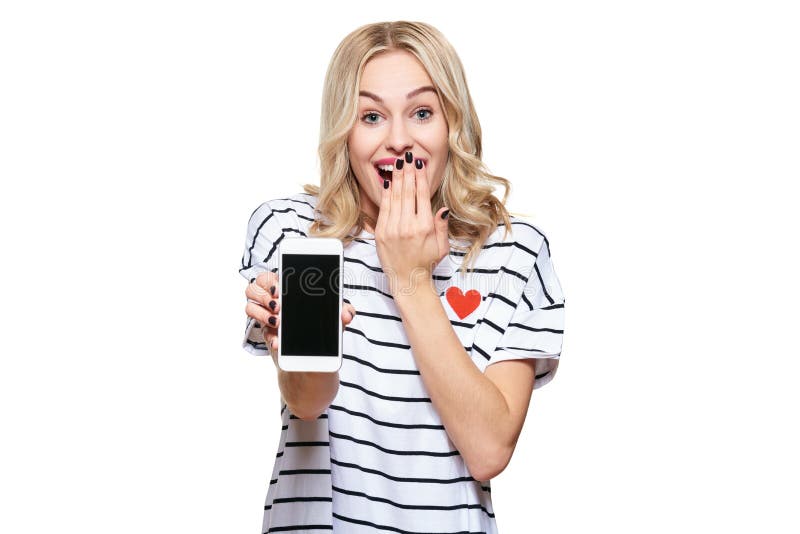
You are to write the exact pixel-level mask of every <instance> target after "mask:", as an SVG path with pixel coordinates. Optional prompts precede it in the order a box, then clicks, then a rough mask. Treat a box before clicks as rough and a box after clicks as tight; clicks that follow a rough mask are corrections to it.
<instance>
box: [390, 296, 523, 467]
mask: <svg viewBox="0 0 800 534" xmlns="http://www.w3.org/2000/svg"><path fill="white" fill-rule="evenodd" d="M395 303H396V305H397V308H398V310H399V311H400V315H401V316H402V318H403V325H404V326H405V330H406V335H407V337H408V340H409V343H410V344H411V351H412V353H413V354H414V359H415V360H416V363H417V367H418V368H419V371H420V375H421V376H422V381H423V383H424V384H425V388H426V389H427V391H428V394H429V396H430V398H431V402H432V403H433V405H434V407H435V408H436V411H437V412H438V413H439V416H440V417H441V419H442V423H443V424H444V427H445V430H446V431H447V434H448V436H450V440H451V441H452V442H453V444H455V446H456V448H457V449H458V451H459V453H461V456H462V457H463V458H464V462H465V463H466V465H467V468H468V469H469V472H470V473H471V474H472V476H473V477H474V478H475V479H477V480H490V479H491V478H493V477H495V476H497V474H499V473H500V472H501V471H502V470H503V469H505V467H506V465H508V462H509V460H510V459H511V454H512V452H513V450H514V447H515V445H516V439H517V437H518V435H519V432H517V431H516V426H518V425H517V424H515V423H516V419H518V417H515V415H516V413H517V412H518V411H519V410H513V411H512V410H510V409H509V406H508V404H507V402H506V397H505V396H504V394H503V392H501V391H500V389H499V388H498V387H497V386H496V385H495V384H494V383H493V382H492V381H491V380H490V379H489V378H488V377H487V376H485V375H484V374H483V373H481V371H480V370H479V369H478V367H477V366H476V365H475V364H474V363H473V362H472V361H471V360H470V358H469V356H468V355H467V353H466V352H465V351H464V347H463V345H462V344H461V341H460V340H459V339H458V336H457V335H456V333H455V331H454V330H453V326H452V325H451V324H450V320H449V319H448V317H447V312H446V311H445V309H444V307H443V306H442V303H441V300H439V296H438V294H437V293H436V291H435V288H434V287H433V286H432V285H428V284H422V285H421V287H419V288H417V289H416V290H415V291H413V292H411V293H409V294H400V293H398V294H397V295H396V296H395ZM498 365H499V364H498ZM532 372H533V371H532V370H530V373H532ZM528 378H529V379H530V383H531V384H532V383H533V377H532V376H528ZM530 389H531V390H532V386H531V388H530ZM527 399H528V400H530V392H529V393H528V396H527ZM525 411H527V403H526V405H525ZM512 414H513V415H512ZM523 418H524V415H523Z"/></svg>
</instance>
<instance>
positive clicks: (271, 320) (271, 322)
mask: <svg viewBox="0 0 800 534" xmlns="http://www.w3.org/2000/svg"><path fill="white" fill-rule="evenodd" d="M267 321H269V324H271V325H272V326H275V322H276V321H275V317H270V318H269V319H267Z"/></svg>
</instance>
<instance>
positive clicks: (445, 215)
mask: <svg viewBox="0 0 800 534" xmlns="http://www.w3.org/2000/svg"><path fill="white" fill-rule="evenodd" d="M448 215H450V210H444V211H443V212H442V219H446V218H447V216H448Z"/></svg>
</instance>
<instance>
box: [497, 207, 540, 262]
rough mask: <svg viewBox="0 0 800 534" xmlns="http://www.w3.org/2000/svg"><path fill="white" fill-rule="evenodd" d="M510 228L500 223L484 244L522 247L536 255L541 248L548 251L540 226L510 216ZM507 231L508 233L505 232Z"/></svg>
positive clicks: (521, 218)
mask: <svg viewBox="0 0 800 534" xmlns="http://www.w3.org/2000/svg"><path fill="white" fill-rule="evenodd" d="M508 217H509V219H510V221H511V227H510V228H507V227H506V224H505V222H503V221H500V223H499V224H498V225H497V228H495V230H494V232H492V233H491V234H490V235H489V238H488V239H487V240H486V244H487V245H490V244H497V243H506V244H510V245H515V246H517V247H524V248H526V249H529V250H531V251H532V252H534V253H536V252H537V251H539V250H540V249H541V248H542V246H546V247H548V249H549V242H548V240H547V236H546V233H545V231H544V229H543V228H542V226H541V225H539V224H533V222H531V221H530V220H529V219H526V218H523V217H518V216H516V215H510V214H509V216H508ZM506 230H508V232H506Z"/></svg>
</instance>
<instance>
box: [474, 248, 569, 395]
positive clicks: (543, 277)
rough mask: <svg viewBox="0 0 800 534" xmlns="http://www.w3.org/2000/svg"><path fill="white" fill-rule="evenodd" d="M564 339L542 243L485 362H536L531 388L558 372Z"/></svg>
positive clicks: (557, 291) (560, 300)
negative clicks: (512, 308)
mask: <svg viewBox="0 0 800 534" xmlns="http://www.w3.org/2000/svg"><path fill="white" fill-rule="evenodd" d="M563 336H564V294H563V292H562V291H561V284H560V283H559V280H558V277H557V276H556V273H555V269H554V268H553V262H552V261H551V258H550V248H549V244H548V243H547V240H544V241H543V243H542V246H541V248H540V249H539V252H538V254H537V256H536V261H535V263H534V266H533V269H532V271H531V274H530V276H529V277H528V281H527V282H526V284H525V289H524V290H523V292H522V295H521V296H520V298H519V300H518V301H517V306H516V308H515V309H514V312H513V314H512V316H511V320H510V321H509V324H508V326H507V327H506V330H505V332H503V335H502V337H501V338H500V341H499V343H498V345H497V347H496V348H495V350H494V352H493V353H492V355H491V358H490V359H489V363H488V364H487V366H489V365H492V364H493V363H497V362H502V361H506V360H516V359H535V360H536V379H535V382H534V386H533V387H534V389H537V388H540V387H542V386H544V385H545V384H547V383H548V382H550V381H551V380H552V379H553V377H554V376H555V374H556V370H557V369H558V362H559V359H560V357H561V343H562V338H563Z"/></svg>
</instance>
